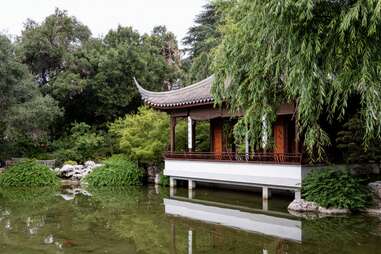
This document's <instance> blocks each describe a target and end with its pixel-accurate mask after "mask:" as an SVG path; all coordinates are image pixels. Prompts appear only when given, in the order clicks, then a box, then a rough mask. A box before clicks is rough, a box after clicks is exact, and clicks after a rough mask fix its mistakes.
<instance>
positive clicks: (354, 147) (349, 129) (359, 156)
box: [336, 114, 381, 163]
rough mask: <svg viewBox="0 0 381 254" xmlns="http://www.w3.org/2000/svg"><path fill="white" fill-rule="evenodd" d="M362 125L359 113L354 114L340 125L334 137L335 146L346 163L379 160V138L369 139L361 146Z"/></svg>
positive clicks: (380, 153)
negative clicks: (366, 143) (365, 145)
mask: <svg viewBox="0 0 381 254" xmlns="http://www.w3.org/2000/svg"><path fill="white" fill-rule="evenodd" d="M363 136H364V126H363V125H362V122H361V119H360V117H359V115H357V114H356V115H354V116H353V117H352V118H350V119H349V120H348V121H347V122H346V123H345V124H343V126H342V130H341V131H339V132H338V136H337V138H336V142H337V144H338V145H337V147H338V148H339V149H340V150H341V151H342V152H343V155H344V159H345V161H346V162H347V163H369V162H379V161H381V147H380V144H381V139H377V138H373V139H371V141H370V143H369V145H368V147H364V146H363V144H362V143H363V139H362V137H363Z"/></svg>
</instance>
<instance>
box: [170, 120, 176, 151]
mask: <svg viewBox="0 0 381 254" xmlns="http://www.w3.org/2000/svg"><path fill="white" fill-rule="evenodd" d="M169 140H170V143H169V144H170V151H171V153H173V152H175V151H176V117H174V116H171V123H170V127H169Z"/></svg>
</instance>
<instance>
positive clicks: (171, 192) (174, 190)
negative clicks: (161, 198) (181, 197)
mask: <svg viewBox="0 0 381 254" xmlns="http://www.w3.org/2000/svg"><path fill="white" fill-rule="evenodd" d="M169 196H170V197H171V198H172V197H174V196H176V188H174V187H173V188H172V187H171V188H169Z"/></svg>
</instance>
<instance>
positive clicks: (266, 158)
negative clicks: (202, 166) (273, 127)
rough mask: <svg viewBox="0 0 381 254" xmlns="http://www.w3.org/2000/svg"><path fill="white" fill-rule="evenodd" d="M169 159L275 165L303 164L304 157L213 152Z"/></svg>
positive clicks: (172, 154)
mask: <svg viewBox="0 0 381 254" xmlns="http://www.w3.org/2000/svg"><path fill="white" fill-rule="evenodd" d="M165 158H167V159H181V160H207V161H231V162H257V163H275V164H301V163H302V155H301V154H297V153H253V154H245V153H230V152H224V153H213V152H166V154H165Z"/></svg>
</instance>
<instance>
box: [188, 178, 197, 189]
mask: <svg viewBox="0 0 381 254" xmlns="http://www.w3.org/2000/svg"><path fill="white" fill-rule="evenodd" d="M195 188H196V182H195V181H193V180H188V189H189V190H193V189H195Z"/></svg>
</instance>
